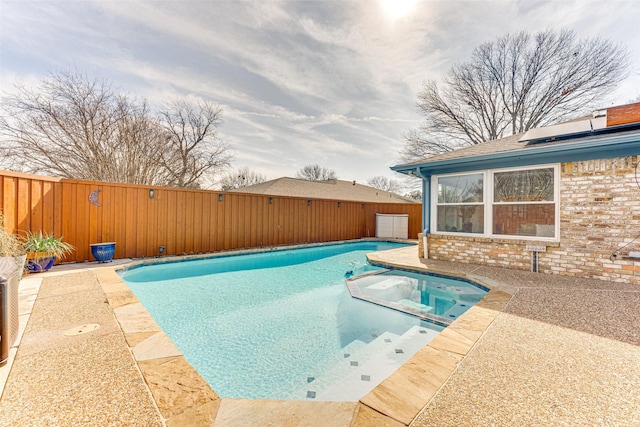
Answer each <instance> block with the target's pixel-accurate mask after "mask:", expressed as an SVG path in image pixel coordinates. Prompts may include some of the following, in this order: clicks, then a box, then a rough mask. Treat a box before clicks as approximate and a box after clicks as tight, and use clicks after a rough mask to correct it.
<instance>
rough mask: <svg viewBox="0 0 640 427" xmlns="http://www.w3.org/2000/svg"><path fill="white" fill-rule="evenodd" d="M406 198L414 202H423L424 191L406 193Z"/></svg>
mask: <svg viewBox="0 0 640 427" xmlns="http://www.w3.org/2000/svg"><path fill="white" fill-rule="evenodd" d="M404 197H408V198H410V199H413V200H420V201H421V200H422V191H420V190H413V191H410V192H408V193H406V194H405V195H404Z"/></svg>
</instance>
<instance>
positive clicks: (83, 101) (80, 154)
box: [0, 72, 228, 186]
mask: <svg viewBox="0 0 640 427" xmlns="http://www.w3.org/2000/svg"><path fill="white" fill-rule="evenodd" d="M176 105H178V104H176ZM165 112H166V113H167V114H169V113H170V110H165ZM180 113H181V111H178V115H179V114H180ZM163 117H164V116H163ZM169 117H174V116H169ZM215 118H216V119H217V120H219V109H216V110H215ZM209 121H210V122H211V123H209V126H208V127H205V128H204V130H203V129H200V128H198V127H197V125H192V123H191V122H189V126H192V127H188V126H187V127H185V131H188V132H192V133H191V134H189V135H188V136H186V137H184V138H183V139H178V138H174V137H173V136H172V135H171V134H170V132H169V131H170V130H171V129H173V128H172V127H171V124H170V123H167V122H166V121H165V122H160V121H159V120H158V119H156V118H154V117H153V115H152V113H151V112H150V110H149V107H148V106H147V104H146V102H145V101H144V100H143V101H138V100H135V99H132V98H131V97H129V96H127V95H123V94H121V93H118V92H117V91H116V90H114V89H113V88H112V86H111V84H110V83H109V82H108V81H107V80H105V79H100V78H88V77H86V76H84V75H82V74H79V73H71V72H59V73H52V74H50V75H49V76H48V77H47V78H45V79H44V80H43V81H42V83H41V85H40V86H39V87H36V88H28V87H27V86H25V85H23V84H18V85H17V86H16V90H15V92H13V93H12V94H6V96H3V99H2V115H1V116H0V134H1V136H2V144H0V155H1V157H2V158H3V159H5V163H4V164H3V166H5V165H8V166H10V167H11V168H13V169H16V170H21V171H25V172H31V173H40V174H47V175H53V176H60V177H65V178H75V179H88V180H100V181H112V182H126V183H135V184H150V185H174V186H175V185H181V184H184V186H196V185H197V180H198V179H200V178H201V177H202V175H203V174H204V173H205V172H208V171H209V170H208V169H207V168H206V166H203V163H205V164H211V162H210V158H209V157H206V156H205V155H203V154H202V153H203V152H205V153H207V154H210V153H212V152H213V153H216V154H218V155H219V161H218V163H215V165H218V164H225V163H226V162H228V155H227V152H226V151H225V150H223V149H222V148H224V145H221V144H220V145H216V144H213V145H214V148H213V150H211V149H210V146H207V143H208V142H209V141H211V140H212V139H214V140H216V141H217V127H218V125H219V123H220V122H219V121H216V120H209ZM192 135H193V137H192ZM196 135H197V136H196ZM212 135H213V137H212ZM189 138H192V139H189ZM183 141H188V142H187V143H185V144H182V145H181V142H183ZM200 145H202V148H201V147H200ZM196 146H197V147H196ZM205 146H206V148H205ZM203 157H204V158H205V159H206V160H208V161H209V163H206V162H205V161H203V160H202V158H203ZM6 159H10V161H11V163H8V162H7V161H6ZM185 164H186V165H187V167H185ZM189 167H191V168H192V169H191V170H189V169H188V168H189Z"/></svg>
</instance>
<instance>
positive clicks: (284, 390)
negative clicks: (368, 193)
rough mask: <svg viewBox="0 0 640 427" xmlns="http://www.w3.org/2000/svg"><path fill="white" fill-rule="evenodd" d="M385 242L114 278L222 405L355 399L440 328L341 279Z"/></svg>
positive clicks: (166, 267) (362, 267) (361, 267)
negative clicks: (359, 293)
mask: <svg viewBox="0 0 640 427" xmlns="http://www.w3.org/2000/svg"><path fill="white" fill-rule="evenodd" d="M401 246H403V245H401V244H397V243H388V242H362V243H346V244H339V245H323V246H318V247H311V248H302V249H295V250H279V251H269V252H261V253H256V254H250V255H239V256H225V257H218V258H211V259H205V260H192V261H187V262H179V263H163V264H158V265H150V266H141V267H138V268H132V269H129V270H126V271H124V272H121V273H120V274H121V276H122V279H123V280H124V281H125V282H126V283H127V284H128V285H129V287H130V288H131V290H132V291H133V292H134V293H135V294H136V296H137V298H138V299H139V300H140V302H141V303H142V304H143V305H144V306H145V307H146V308H147V310H148V311H149V312H150V313H151V315H152V316H153V317H154V318H155V320H156V321H157V322H158V324H159V325H160V326H161V327H162V328H163V330H164V331H165V332H166V333H167V334H168V335H169V337H170V338H171V339H172V340H173V341H174V343H175V344H176V345H177V346H178V348H179V349H180V350H181V352H182V353H183V354H184V356H185V358H186V359H187V360H188V361H189V363H191V365H192V366H193V367H194V368H195V369H196V370H197V371H198V372H199V373H200V375H202V376H203V378H204V379H205V380H206V381H208V382H209V384H210V385H211V386H212V388H213V389H214V390H215V391H216V393H218V394H219V395H220V396H221V397H233V398H253V399H257V398H269V399H310V400H334V401H355V400H358V399H359V398H360V397H361V396H362V395H364V394H366V393H367V392H368V391H370V390H371V389H372V388H373V387H375V385H377V384H378V383H379V382H380V381H382V380H383V379H384V378H385V377H386V376H388V375H389V374H391V373H392V372H393V370H395V369H397V367H398V366H400V365H401V364H402V363H404V362H405V361H406V360H408V358H409V357H410V356H411V355H413V354H414V353H415V352H416V351H417V350H419V349H420V348H421V347H423V346H424V345H426V344H427V343H428V342H429V341H430V340H431V339H433V338H434V337H435V336H436V335H437V334H438V333H439V331H441V330H442V329H443V326H442V325H438V324H434V323H432V322H425V321H423V320H421V319H420V318H418V317H415V316H410V315H408V314H405V313H401V312H398V311H394V310H389V309H387V308H384V307H380V306H377V305H374V304H370V303H369V302H366V301H361V300H358V299H354V298H351V295H350V294H349V292H348V290H347V287H346V286H345V283H344V280H345V275H347V276H349V275H350V274H347V273H353V274H356V275H357V274H358V273H362V272H366V271H370V270H375V269H376V267H373V266H369V265H368V264H367V263H366V257H365V254H366V253H369V252H374V251H379V250H385V249H393V248H398V247H401Z"/></svg>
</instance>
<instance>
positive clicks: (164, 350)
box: [133, 332, 182, 360]
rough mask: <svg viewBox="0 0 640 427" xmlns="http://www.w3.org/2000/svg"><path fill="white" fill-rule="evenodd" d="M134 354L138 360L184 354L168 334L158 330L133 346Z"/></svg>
mask: <svg viewBox="0 0 640 427" xmlns="http://www.w3.org/2000/svg"><path fill="white" fill-rule="evenodd" d="M133 355H134V356H135V358H136V360H150V359H163V358H165V357H172V356H182V353H181V352H180V350H178V347H176V346H175V344H174V343H173V341H171V339H170V338H169V337H168V336H167V334H165V333H164V332H157V333H155V334H153V335H151V336H150V337H149V338H147V339H145V340H144V341H142V342H141V343H140V344H138V345H136V346H135V347H133Z"/></svg>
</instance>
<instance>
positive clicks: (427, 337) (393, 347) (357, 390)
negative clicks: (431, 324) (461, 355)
mask: <svg viewBox="0 0 640 427" xmlns="http://www.w3.org/2000/svg"><path fill="white" fill-rule="evenodd" d="M421 331H422V332H421ZM437 335H438V332H436V331H433V330H431V329H427V328H422V327H420V326H414V327H413V328H411V329H409V330H408V331H407V332H405V333H404V334H403V335H401V336H399V337H397V338H396V339H393V340H392V341H391V342H385V345H384V346H382V347H380V348H376V349H375V350H373V349H372V350H373V351H374V354H373V357H370V358H369V360H368V361H367V362H365V363H363V364H361V365H360V366H358V367H356V369H353V370H351V371H350V372H348V373H347V375H346V376H344V377H342V379H341V380H339V381H338V382H334V383H333V384H331V385H329V386H328V387H327V388H325V389H324V390H323V391H322V392H320V393H317V394H316V397H315V399H313V400H317V401H353V402H355V401H358V400H359V399H360V398H361V397H362V396H364V395H365V394H367V393H368V392H370V391H371V390H373V388H375V387H376V386H377V385H378V384H380V383H381V382H382V381H383V380H384V379H385V378H387V377H388V376H389V375H391V374H392V373H393V372H394V371H395V370H396V369H398V368H399V367H400V366H401V365H402V364H404V363H405V362H406V361H407V360H409V359H410V358H411V356H413V355H414V354H415V353H416V352H417V351H418V350H420V349H421V348H422V347H424V346H425V345H427V344H428V343H429V341H431V340H432V339H433V338H435V337H436V336H437ZM368 350H369V349H368V348H365V349H363V351H368ZM334 378H335V377H334ZM310 400H311V399H310Z"/></svg>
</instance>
